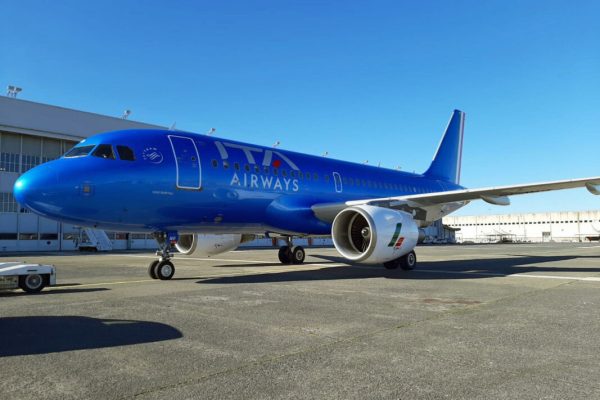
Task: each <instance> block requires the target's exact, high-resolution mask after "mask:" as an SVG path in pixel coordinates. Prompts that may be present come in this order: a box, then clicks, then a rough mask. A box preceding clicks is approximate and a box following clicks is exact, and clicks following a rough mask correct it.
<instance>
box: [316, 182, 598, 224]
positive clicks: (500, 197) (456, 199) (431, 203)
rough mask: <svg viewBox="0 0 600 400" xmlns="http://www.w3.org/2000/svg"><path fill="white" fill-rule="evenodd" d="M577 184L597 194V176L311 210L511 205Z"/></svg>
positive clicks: (331, 213)
mask: <svg viewBox="0 0 600 400" xmlns="http://www.w3.org/2000/svg"><path fill="white" fill-rule="evenodd" d="M579 187H585V188H587V190H588V191H590V192H591V193H592V194H595V195H600V177H592V178H582V179H570V180H562V181H554V182H541V183H531V184H524V185H512V186H498V187H489V188H481V189H462V190H452V191H448V192H435V193H424V194H412V195H403V196H394V197H381V198H373V199H364V200H351V201H346V202H344V203H325V204H315V205H313V206H312V210H313V212H314V213H315V215H316V216H317V217H318V218H319V219H321V220H324V221H333V219H334V218H335V216H336V215H337V213H338V212H339V211H341V210H342V209H344V208H346V207H350V206H357V205H366V204H368V205H373V206H380V207H386V208H395V209H400V210H404V211H409V212H410V211H419V210H422V211H425V210H427V209H428V208H431V207H436V206H437V207H439V206H444V205H448V206H449V208H451V205H452V203H462V204H461V205H464V204H465V203H466V202H469V201H471V200H484V201H487V202H488V203H491V204H495V205H508V204H510V200H509V198H508V196H512V195H518V194H527V193H538V192H547V191H551V190H561V189H572V188H579ZM437 207H436V208H437ZM413 214H414V215H415V217H416V218H418V219H426V220H430V221H431V220H432V219H430V218H427V217H425V216H423V217H422V218H419V216H418V215H416V214H415V212H413Z"/></svg>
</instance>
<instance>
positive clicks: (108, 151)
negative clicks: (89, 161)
mask: <svg viewBox="0 0 600 400" xmlns="http://www.w3.org/2000/svg"><path fill="white" fill-rule="evenodd" d="M92 155H93V156H95V157H100V158H109V159H111V160H114V159H115V153H113V149H112V146H111V145H110V144H100V145H98V147H96V150H94V154H92Z"/></svg>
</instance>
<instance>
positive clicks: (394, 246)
mask: <svg viewBox="0 0 600 400" xmlns="http://www.w3.org/2000/svg"><path fill="white" fill-rule="evenodd" d="M331 236H332V239H333V244H334V245H335V248H336V250H337V251H338V252H339V253H340V254H341V255H342V256H344V257H345V258H347V259H348V260H351V261H356V262H363V263H366V264H379V263H385V262H388V261H391V260H395V259H398V258H400V257H401V256H403V255H405V254H407V253H410V252H411V251H412V249H414V248H415V246H416V245H417V239H418V237H419V228H418V227H417V224H416V223H415V220H414V219H413V217H412V215H410V214H408V213H406V212H404V211H397V210H392V209H389V208H383V207H376V206H369V205H360V206H353V207H348V208H346V209H344V210H342V211H340V213H339V214H338V215H337V216H336V217H335V219H334V221H333V225H332V228H331Z"/></svg>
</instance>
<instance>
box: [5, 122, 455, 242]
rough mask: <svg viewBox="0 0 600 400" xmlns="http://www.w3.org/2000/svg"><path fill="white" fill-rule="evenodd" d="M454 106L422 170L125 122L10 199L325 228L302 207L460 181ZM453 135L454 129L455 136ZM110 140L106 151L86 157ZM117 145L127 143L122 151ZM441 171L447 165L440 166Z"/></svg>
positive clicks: (103, 223)
mask: <svg viewBox="0 0 600 400" xmlns="http://www.w3.org/2000/svg"><path fill="white" fill-rule="evenodd" d="M461 118H462V113H461V112H458V111H456V112H455V113H454V115H453V117H452V119H451V122H450V124H449V127H448V130H447V132H446V134H445V135H444V138H443V139H442V143H441V145H440V148H439V149H438V153H437V154H436V157H435V159H434V161H433V163H432V166H431V168H430V169H429V170H428V171H427V173H425V174H423V175H421V174H410V173H406V172H401V171H394V170H389V169H385V168H379V167H373V166H368V165H361V164H355V163H350V162H345V161H339V160H333V159H328V158H323V157H316V156H312V155H306V154H301V153H296V152H291V151H286V150H281V149H273V148H268V147H262V146H256V145H251V144H247V143H241V142H236V141H231V140H226V139H219V138H214V137H209V136H206V135H199V134H194V133H187V132H181V131H166V130H126V131H115V132H109V133H104V134H99V135H95V136H93V137H90V138H89V139H86V140H84V141H82V142H81V143H79V144H78V145H77V146H76V148H81V147H85V146H94V147H93V148H92V150H91V151H90V152H89V154H87V155H83V156H78V157H69V156H68V155H67V156H63V157H62V158H60V159H58V160H55V161H51V162H48V163H46V164H43V165H40V166H38V167H36V168H34V169H32V170H30V171H29V172H27V173H25V174H24V175H22V176H21V177H20V178H19V179H18V180H17V182H16V183H15V187H14V194H15V197H16V199H17V201H18V202H19V203H20V204H22V205H24V206H26V207H28V208H30V209H31V210H33V211H34V212H36V213H38V214H40V215H43V216H45V217H48V218H51V219H55V220H59V221H63V222H68V223H73V224H76V225H82V226H93V227H97V228H100V229H106V230H119V231H132V232H156V231H160V232H167V231H178V232H180V233H190V232H198V233H202V232H204V233H232V232H235V233H250V232H252V233H257V232H259V233H262V232H276V233H288V234H302V235H305V234H330V232H331V223H330V221H323V220H321V219H319V218H317V217H316V216H315V214H314V212H313V210H312V209H311V206H313V205H315V204H320V203H333V202H345V201H349V200H360V199H369V198H377V197H386V196H399V195H403V194H406V195H414V194H418V193H432V192H442V191H448V190H456V189H461V186H459V185H458V184H457V183H456V182H457V180H454V179H448V177H449V176H450V177H456V175H457V168H459V166H458V165H457V164H458V163H459V159H458V158H457V157H460V154H458V155H457V151H459V145H458V143H459V142H462V129H460V126H461ZM459 137H460V138H459ZM101 144H108V145H111V146H112V148H113V151H114V153H115V155H116V156H115V158H114V159H111V158H102V157H97V156H94V155H93V154H94V152H95V151H96V150H97V149H98V145H101ZM117 146H126V147H128V148H130V149H131V150H133V153H134V155H135V160H134V161H129V160H126V159H121V158H120V157H119V155H118V154H117V153H118V151H117ZM445 170H447V171H448V173H444V171H445Z"/></svg>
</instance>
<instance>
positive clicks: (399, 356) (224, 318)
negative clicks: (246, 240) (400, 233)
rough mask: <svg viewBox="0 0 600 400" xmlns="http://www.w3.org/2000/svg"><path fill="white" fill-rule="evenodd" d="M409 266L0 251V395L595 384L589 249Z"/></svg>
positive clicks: (327, 255) (574, 394) (539, 249)
mask: <svg viewBox="0 0 600 400" xmlns="http://www.w3.org/2000/svg"><path fill="white" fill-rule="evenodd" d="M416 251H417V256H418V258H419V264H418V267H417V269H416V270H414V271H410V272H406V271H401V270H395V271H388V270H385V269H384V268H383V267H381V266H364V265H348V264H347V263H345V262H344V260H343V259H341V258H340V257H339V256H338V254H337V253H336V252H335V250H333V249H308V250H307V260H306V263H305V264H304V265H281V264H279V262H278V261H277V252H276V251H275V250H244V251H236V252H231V253H226V254H223V255H219V256H217V257H215V258H211V259H202V258H192V259H190V258H184V257H176V258H175V260H174V261H175V266H176V269H177V271H176V274H175V277H174V278H173V280H171V281H156V280H152V279H150V278H149V277H148V275H147V272H146V269H147V265H148V264H149V263H150V261H152V259H153V258H154V256H153V255H152V254H150V253H111V254H85V255H81V254H78V253H77V254H76V253H62V254H61V253H51V254H50V253H49V254H30V255H23V254H20V255H12V256H5V255H2V256H0V262H2V261H9V260H25V261H28V262H40V263H50V264H54V265H55V266H56V267H57V270H58V284H59V285H58V286H56V287H54V288H49V289H45V290H44V291H43V292H42V293H41V294H38V295H26V294H24V293H22V292H20V291H11V292H3V293H1V294H0V377H1V379H0V399H40V398H43V399H131V398H136V399H144V400H146V399H166V398H168V399H274V398H276V399H280V398H293V399H517V398H518V399H600V246H598V245H596V244H586V243H573V244H522V245H516V244H514V245H509V244H505V245H470V246H425V247H418V248H417V250H416Z"/></svg>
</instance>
